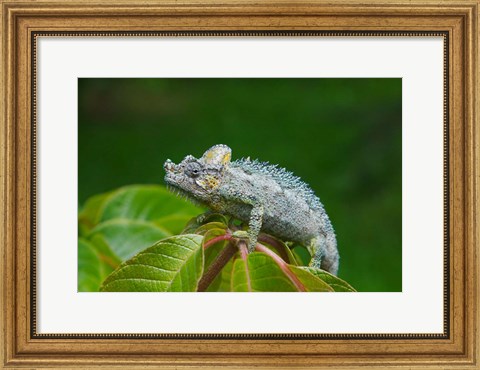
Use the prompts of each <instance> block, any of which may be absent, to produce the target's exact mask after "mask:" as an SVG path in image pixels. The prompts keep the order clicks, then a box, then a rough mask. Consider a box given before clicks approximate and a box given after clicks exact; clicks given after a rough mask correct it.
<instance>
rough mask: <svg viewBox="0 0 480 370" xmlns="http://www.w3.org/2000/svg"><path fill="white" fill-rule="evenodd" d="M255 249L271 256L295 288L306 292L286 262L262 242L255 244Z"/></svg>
mask: <svg viewBox="0 0 480 370" xmlns="http://www.w3.org/2000/svg"><path fill="white" fill-rule="evenodd" d="M255 249H256V250H257V251H259V252H263V253H265V254H266V255H268V256H269V257H270V258H272V259H273V260H274V261H275V263H276V264H277V265H278V267H280V269H281V270H282V271H283V273H284V274H285V275H287V277H288V278H289V279H290V281H291V282H292V284H293V285H295V288H297V290H299V291H300V292H306V291H307V289H306V288H305V285H303V283H302V282H301V281H300V280H299V279H298V277H297V276H296V275H295V274H294V273H293V272H292V271H291V270H290V269H289V268H288V265H287V263H286V262H285V261H284V260H282V259H281V258H280V257H279V256H278V255H277V254H275V253H274V252H272V251H271V250H270V249H268V248H267V247H265V246H264V245H262V244H257V245H256V247H255Z"/></svg>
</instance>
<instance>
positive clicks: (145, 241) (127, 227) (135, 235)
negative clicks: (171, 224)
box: [88, 219, 170, 261]
mask: <svg viewBox="0 0 480 370" xmlns="http://www.w3.org/2000/svg"><path fill="white" fill-rule="evenodd" d="M167 236H170V235H169V233H168V232H166V231H165V230H162V229H160V228H158V227H157V226H155V225H154V224H153V223H149V222H145V221H137V220H120V219H117V220H110V221H106V222H103V223H101V224H100V225H98V226H97V227H95V228H94V229H93V230H92V231H91V233H90V234H89V235H88V239H89V240H92V241H93V242H94V243H95V244H102V243H99V238H101V239H102V241H103V242H104V243H105V244H106V245H108V247H109V249H110V250H111V251H112V252H113V253H114V255H115V256H116V257H117V258H118V259H119V260H120V261H125V260H127V259H129V258H131V257H132V256H134V255H135V254H137V253H138V252H140V251H142V250H143V249H145V248H147V247H149V246H151V245H152V244H154V243H155V242H157V241H159V240H160V239H163V238H165V237H167Z"/></svg>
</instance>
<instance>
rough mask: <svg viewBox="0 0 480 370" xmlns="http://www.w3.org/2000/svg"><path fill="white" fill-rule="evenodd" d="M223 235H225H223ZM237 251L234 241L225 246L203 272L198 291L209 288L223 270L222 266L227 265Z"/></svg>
mask: <svg viewBox="0 0 480 370" xmlns="http://www.w3.org/2000/svg"><path fill="white" fill-rule="evenodd" d="M222 236H225V235H222ZM217 238H218V237H217ZM230 238H231V237H230ZM214 239H215V238H214ZM212 240H213V239H212ZM221 240H227V239H221ZM210 241H211V240H210ZM210 241H209V242H210ZM212 244H214V243H212ZM236 252H237V247H235V245H234V243H233V242H232V241H230V242H229V243H228V244H227V246H226V247H225V248H223V249H222V251H221V252H220V253H219V254H218V257H217V258H216V259H215V260H214V261H213V262H212V264H211V265H210V267H209V268H208V270H207V271H206V272H205V273H204V274H203V276H202V278H201V279H200V281H199V282H198V288H197V292H204V291H205V290H207V288H208V287H209V285H210V284H211V283H212V281H213V280H214V279H215V277H216V276H217V275H218V273H219V272H220V271H221V270H222V268H224V267H225V265H226V264H227V263H228V261H229V260H230V258H232V257H233V256H234V255H235V253H236Z"/></svg>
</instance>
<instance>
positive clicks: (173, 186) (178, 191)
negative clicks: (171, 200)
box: [167, 181, 201, 205]
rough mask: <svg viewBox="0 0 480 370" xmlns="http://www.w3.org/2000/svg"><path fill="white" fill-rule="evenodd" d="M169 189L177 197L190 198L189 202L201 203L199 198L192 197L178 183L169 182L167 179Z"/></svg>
mask: <svg viewBox="0 0 480 370" xmlns="http://www.w3.org/2000/svg"><path fill="white" fill-rule="evenodd" d="M167 189H168V190H169V191H171V192H172V193H173V194H175V195H176V196H177V197H179V198H182V199H185V200H188V201H189V202H191V203H193V204H195V205H201V204H200V202H199V201H198V199H195V198H194V197H192V195H191V194H190V193H188V192H186V191H185V190H183V189H182V188H181V187H179V186H178V185H176V184H174V183H171V182H168V181H167Z"/></svg>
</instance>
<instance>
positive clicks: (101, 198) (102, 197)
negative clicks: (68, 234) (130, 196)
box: [78, 192, 112, 235]
mask: <svg viewBox="0 0 480 370" xmlns="http://www.w3.org/2000/svg"><path fill="white" fill-rule="evenodd" d="M111 194H112V192H108V193H103V194H99V195H95V196H93V197H91V198H89V199H88V200H87V201H86V203H85V205H84V206H83V209H82V210H81V212H80V213H79V214H78V223H79V229H80V235H85V234H86V233H88V231H90V230H91V229H92V228H94V227H95V226H96V225H97V224H98V222H99V220H100V213H101V210H102V207H103V205H104V204H105V201H106V200H107V198H108V197H109V196H110V195H111Z"/></svg>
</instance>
